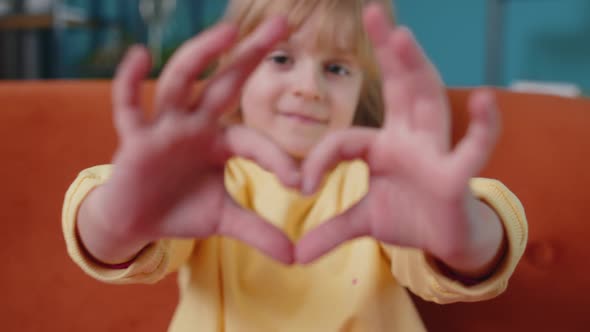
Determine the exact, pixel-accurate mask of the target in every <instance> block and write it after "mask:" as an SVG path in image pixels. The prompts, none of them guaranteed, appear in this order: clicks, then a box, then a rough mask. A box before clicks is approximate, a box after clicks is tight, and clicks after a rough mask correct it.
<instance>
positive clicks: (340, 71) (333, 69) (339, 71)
mask: <svg viewBox="0 0 590 332" xmlns="http://www.w3.org/2000/svg"><path fill="white" fill-rule="evenodd" d="M326 70H327V71H328V72H329V73H331V74H335V75H338V76H349V75H350V70H348V68H346V67H344V66H342V65H339V64H337V63H331V64H329V65H327V66H326Z"/></svg>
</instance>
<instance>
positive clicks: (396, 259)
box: [383, 178, 528, 304]
mask: <svg viewBox="0 0 590 332" xmlns="http://www.w3.org/2000/svg"><path fill="white" fill-rule="evenodd" d="M470 187H471V190H472V192H473V193H474V195H475V196H476V197H477V198H479V199H480V200H481V201H483V202H485V203H487V204H488V205H489V206H490V207H492V209H494V210H495V212H496V213H497V214H498V216H499V217H500V219H501V221H502V224H503V226H504V232H505V237H506V241H507V249H506V253H505V255H504V257H503V259H502V261H501V262H500V263H499V265H498V267H497V268H496V270H495V271H494V273H492V275H491V276H489V277H488V278H486V279H485V280H482V281H481V282H478V283H476V284H474V285H465V284H463V283H461V282H460V281H458V280H455V279H452V278H450V277H448V276H447V274H445V273H444V272H443V271H442V270H440V269H439V268H438V267H437V264H436V263H435V262H433V261H432V259H431V258H430V257H429V256H428V255H426V254H425V253H424V252H423V251H421V250H418V249H412V248H401V247H396V246H388V245H383V248H384V251H385V253H386V255H387V256H388V257H389V258H390V260H391V270H392V273H393V275H394V276H395V278H396V279H397V281H398V282H399V283H400V284H401V285H402V286H405V287H407V288H408V289H410V291H412V292H413V293H414V294H416V295H418V296H420V297H421V298H423V299H425V300H427V301H432V302H436V303H441V304H443V303H453V302H459V301H461V302H473V301H481V300H486V299H490V298H493V297H495V296H497V295H499V294H501V293H502V292H503V291H504V290H505V289H506V287H507V286H508V280H509V279H510V277H511V276H512V274H513V272H514V270H515V268H516V265H517V264H518V262H519V261H520V258H521V257H522V255H523V253H524V250H525V247H526V243H527V237H528V225H527V222H526V216H525V212H524V208H523V206H522V204H521V203H520V201H519V200H518V198H517V197H516V196H515V195H514V194H513V193H512V192H510V190H508V188H506V186H504V185H503V184H502V183H501V182H499V181H497V180H492V179H484V178H474V179H472V180H471V182H470Z"/></svg>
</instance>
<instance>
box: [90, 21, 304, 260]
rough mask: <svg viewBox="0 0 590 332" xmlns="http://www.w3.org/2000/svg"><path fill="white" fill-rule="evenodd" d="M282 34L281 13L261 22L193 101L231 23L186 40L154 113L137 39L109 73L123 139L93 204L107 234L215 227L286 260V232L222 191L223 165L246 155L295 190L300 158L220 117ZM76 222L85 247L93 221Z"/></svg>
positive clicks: (230, 38)
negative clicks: (146, 102)
mask: <svg viewBox="0 0 590 332" xmlns="http://www.w3.org/2000/svg"><path fill="white" fill-rule="evenodd" d="M286 32H287V27H286V22H285V20H284V19H282V18H277V19H273V20H270V21H269V22H267V23H265V24H263V25H262V26H261V27H260V28H258V29H257V30H256V31H255V32H254V33H253V34H252V35H251V36H250V37H248V38H247V39H246V40H245V41H244V42H243V43H241V44H240V45H238V46H237V48H235V52H232V59H233V61H232V64H230V65H228V66H224V69H223V70H222V71H221V72H219V73H218V74H217V75H215V76H214V77H212V78H211V79H210V80H209V81H208V83H207V85H206V86H205V87H204V88H203V89H202V90H201V93H200V95H199V96H198V98H197V99H196V100H194V99H191V97H192V96H191V93H192V92H193V90H192V88H193V85H194V81H195V78H196V76H197V75H198V74H199V73H200V72H202V71H203V70H204V69H205V68H206V66H207V65H208V64H209V63H210V62H212V61H213V60H214V59H216V58H218V57H220V56H221V55H222V54H223V52H227V51H229V50H230V49H233V46H234V44H235V43H236V38H237V30H236V28H235V27H234V26H231V25H227V24H222V25H218V26H216V27H214V28H212V29H211V30H209V31H207V32H205V33H203V34H201V35H200V36H198V37H196V38H194V39H192V40H190V41H188V42H187V43H186V44H185V45H183V46H182V47H181V48H180V50H179V51H178V52H177V53H176V54H175V55H174V57H173V58H172V59H171V61H170V63H169V64H168V65H167V67H166V68H165V69H164V71H163V73H162V76H161V78H160V80H159V82H158V85H157V91H156V101H155V106H156V107H155V108H156V111H157V113H156V115H155V117H154V118H153V119H150V118H148V117H147V116H146V114H145V113H144V111H143V110H142V109H141V107H140V92H139V91H140V85H141V83H142V80H143V79H144V77H145V76H146V74H147V72H148V71H149V69H150V59H149V55H148V53H147V51H146V50H145V49H143V48H141V47H135V48H133V49H132V50H131V51H130V52H129V53H128V55H127V56H126V58H125V60H124V61H123V62H122V64H121V65H120V68H119V70H118V72H117V75H116V78H115V81H114V122H115V126H116V128H117V132H118V135H119V138H120V144H119V146H118V150H117V152H116V154H115V158H114V162H113V164H114V167H113V174H112V178H111V179H109V181H107V183H105V184H104V185H103V186H101V187H99V188H98V189H97V190H96V195H95V197H94V198H93V199H94V202H96V203H95V205H94V206H93V207H92V209H93V211H94V213H95V215H96V214H98V215H100V216H101V218H99V219H100V220H101V222H103V223H105V224H103V226H102V227H103V228H104V229H109V230H110V231H109V232H110V235H112V237H111V238H112V239H115V240H117V239H119V240H121V241H125V243H149V242H152V241H156V240H158V239H160V238H163V237H180V238H197V239H200V238H205V237H208V236H212V235H216V234H219V235H224V236H229V237H233V238H236V239H238V240H241V241H243V242H246V243H248V244H250V245H252V246H253V247H256V248H258V249H259V250H261V251H263V252H264V253H266V254H267V255H270V256H272V257H273V258H275V259H277V260H279V261H282V262H284V263H291V262H292V261H293V248H292V243H291V242H290V240H289V239H288V238H287V237H286V236H285V235H284V234H283V233H282V232H281V231H280V230H279V229H277V228H275V227H274V226H272V225H271V224H269V223H267V222H266V221H264V220H262V218H260V217H259V216H257V215H256V214H254V213H251V212H248V211H245V210H243V209H242V208H240V207H239V206H238V205H237V204H236V203H235V202H234V201H233V200H232V199H231V197H230V196H229V195H228V193H227V192H226V190H225V187H224V164H225V162H226V161H227V160H228V158H230V157H232V156H241V157H246V158H249V159H252V160H254V161H255V162H257V163H258V164H259V165H261V166H262V167H264V168H266V169H268V170H269V171H271V172H274V173H275V174H277V176H278V177H279V179H280V180H281V181H282V182H283V183H284V184H285V185H287V186H290V187H296V188H297V187H298V186H299V181H300V180H299V178H300V177H299V175H298V173H299V172H298V170H297V165H296V163H295V162H294V161H293V160H292V159H291V157H290V156H288V155H287V154H285V153H284V152H283V151H282V150H281V149H280V148H278V147H277V146H275V145H274V144H273V143H271V142H270V141H269V140H267V139H265V138H264V137H263V136H262V135H260V134H257V133H256V132H255V131H253V130H250V129H247V128H245V127H241V126H232V127H222V126H220V124H219V122H220V121H219V118H220V116H221V115H222V114H223V113H224V111H226V110H227V109H229V108H231V107H232V106H234V105H235V103H236V102H238V99H239V92H240V89H241V86H242V84H243V83H244V81H245V80H246V79H247V76H248V75H249V73H250V72H251V71H252V70H253V69H254V68H255V67H256V65H257V64H258V62H259V61H260V60H261V59H262V58H263V56H264V55H265V54H266V53H267V52H268V51H269V50H270V48H271V47H272V46H273V45H274V44H275V43H276V42H277V41H279V40H280V39H281V38H283V37H284V35H285V33H286ZM93 194H94V193H93ZM79 229H80V235H81V237H82V239H83V241H84V242H85V245H87V246H89V247H91V248H92V246H93V243H89V242H92V241H93V238H92V237H91V236H89V235H88V233H89V231H88V230H89V228H88V227H85V226H84V225H80V227H79ZM85 237H86V238H85ZM115 240H113V241H115ZM102 241H103V243H104V241H105V240H104V239H102ZM97 245H98V244H97ZM94 248H95V250H94V252H93V254H95V255H97V252H98V255H99V256H100V250H101V249H100V245H99V246H98V247H97V246H94ZM97 258H100V257H97Z"/></svg>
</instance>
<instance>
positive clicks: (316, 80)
mask: <svg viewBox="0 0 590 332" xmlns="http://www.w3.org/2000/svg"><path fill="white" fill-rule="evenodd" d="M311 67H312V66H307V68H300V69H299V73H298V75H295V81H294V89H293V94H294V95H295V97H297V98H302V99H304V100H307V101H322V100H323V99H324V92H323V89H324V87H323V84H324V82H323V78H322V76H321V72H320V71H319V70H317V69H315V68H311Z"/></svg>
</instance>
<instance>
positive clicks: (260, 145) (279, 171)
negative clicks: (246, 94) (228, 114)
mask: <svg viewBox="0 0 590 332" xmlns="http://www.w3.org/2000/svg"><path fill="white" fill-rule="evenodd" d="M218 144H220V146H219V149H218V151H226V153H224V154H223V155H225V157H226V158H229V157H232V156H240V157H242V158H246V159H250V160H252V161H254V162H255V163H256V164H258V165H259V166H260V167H262V168H264V169H266V170H267V171H269V172H272V173H274V174H276V176H277V177H278V178H279V180H280V181H281V182H282V183H283V184H284V185H285V186H287V187H289V188H293V189H297V190H299V189H300V188H301V174H300V172H299V170H298V166H297V163H296V162H295V160H294V159H293V158H292V157H291V156H290V155H289V154H287V153H286V152H284V151H283V150H282V149H281V148H279V147H278V146H277V145H276V144H275V143H273V142H272V141H271V140H269V139H268V138H266V137H265V136H264V135H262V134H261V133H259V132H257V131H255V130H253V129H250V128H246V127H244V126H232V127H229V128H227V129H226V131H225V133H224V135H222V136H221V137H220V141H219V142H218Z"/></svg>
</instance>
